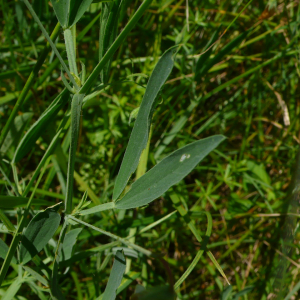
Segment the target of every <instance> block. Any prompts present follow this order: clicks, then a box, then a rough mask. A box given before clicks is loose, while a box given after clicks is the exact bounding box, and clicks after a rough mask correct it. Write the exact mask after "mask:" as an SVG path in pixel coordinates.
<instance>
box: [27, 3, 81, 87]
mask: <svg viewBox="0 0 300 300" xmlns="http://www.w3.org/2000/svg"><path fill="white" fill-rule="evenodd" d="M23 1H24V3H25V5H26V6H27V8H28V10H29V11H30V13H31V15H32V17H33V18H34V20H35V21H36V22H37V24H38V25H39V27H40V29H41V31H42V33H43V35H44V36H45V38H46V39H47V41H48V42H49V44H50V46H51V48H52V50H53V52H54V53H55V55H56V56H57V58H58V59H59V61H60V63H61V65H62V66H63V68H64V69H65V71H66V73H67V74H68V76H69V78H70V80H71V81H72V83H73V85H74V87H75V88H76V89H78V85H77V83H76V81H75V79H74V77H73V76H72V75H71V73H70V71H69V69H68V67H67V65H66V64H65V62H64V60H63V59H62V57H61V56H60V53H59V52H58V50H57V48H56V46H55V45H54V43H53V42H52V40H51V39H50V37H49V35H48V33H47V31H46V29H45V27H44V26H43V24H42V23H41V21H40V19H39V17H38V16H37V14H36V13H35V11H34V10H33V8H32V6H31V5H30V3H29V2H28V0H23Z"/></svg>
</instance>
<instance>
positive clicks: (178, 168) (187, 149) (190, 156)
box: [116, 136, 225, 209]
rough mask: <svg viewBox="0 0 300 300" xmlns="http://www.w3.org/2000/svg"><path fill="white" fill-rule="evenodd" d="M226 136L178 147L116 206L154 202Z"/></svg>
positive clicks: (126, 206) (135, 184)
mask: <svg viewBox="0 0 300 300" xmlns="http://www.w3.org/2000/svg"><path fill="white" fill-rule="evenodd" d="M224 139H225V137H223V136H213V137H209V138H206V139H202V140H200V141H197V142H194V143H191V144H189V145H186V146H184V147H182V148H180V149H178V150H176V151H175V152H173V153H172V154H171V155H169V156H167V157H166V158H164V159H163V160H162V161H161V162H159V163H158V164H157V165H156V166H155V167H153V168H152V169H151V170H150V171H148V172H147V173H146V174H145V175H143V176H142V177H140V178H139V179H138V180H137V181H136V182H135V183H134V184H133V185H132V187H131V189H130V190H129V191H128V192H127V193H126V195H125V196H124V197H123V198H122V199H120V200H118V201H117V202H116V208H118V209H129V208H136V207H140V206H143V205H146V204H148V203H150V202H152V201H153V200H154V199H156V198H158V197H159V196H161V195H162V194H163V193H164V192H166V191H167V190H168V189H169V188H170V187H171V186H173V185H174V184H176V183H177V182H179V181H180V180H182V179H183V178H184V177H185V176H187V175H188V174H189V173H190V172H191V171H192V170H193V169H194V168H195V167H196V166H197V164H198V163H199V162H200V161H202V160H203V158H204V157H205V156H206V155H208V154H209V153H210V152H211V151H212V150H214V149H215V148H216V147H217V146H218V145H219V144H220V143H221V142H222V141H223V140H224Z"/></svg>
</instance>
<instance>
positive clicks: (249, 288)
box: [233, 286, 254, 300]
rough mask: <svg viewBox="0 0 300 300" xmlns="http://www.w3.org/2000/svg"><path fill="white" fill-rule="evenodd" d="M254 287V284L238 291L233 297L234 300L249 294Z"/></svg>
mask: <svg viewBox="0 0 300 300" xmlns="http://www.w3.org/2000/svg"><path fill="white" fill-rule="evenodd" d="M253 289H254V286H247V287H245V288H244V289H243V290H242V291H240V292H238V293H236V294H235V295H234V297H233V300H239V299H240V297H242V296H243V295H246V294H249V293H251V292H252V290H253Z"/></svg>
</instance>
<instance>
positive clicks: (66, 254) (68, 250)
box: [59, 228, 82, 261]
mask: <svg viewBox="0 0 300 300" xmlns="http://www.w3.org/2000/svg"><path fill="white" fill-rule="evenodd" d="M81 231H82V228H76V229H73V230H71V231H69V232H68V233H67V234H66V236H65V238H64V242H63V244H62V248H61V253H60V256H59V259H60V261H63V260H68V259H70V258H71V256H72V250H73V246H74V245H75V243H76V239H77V237H78V235H79V234H80V232H81Z"/></svg>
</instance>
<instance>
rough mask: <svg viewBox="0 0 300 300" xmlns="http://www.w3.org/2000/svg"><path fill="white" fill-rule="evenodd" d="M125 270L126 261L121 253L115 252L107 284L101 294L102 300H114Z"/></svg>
mask: <svg viewBox="0 0 300 300" xmlns="http://www.w3.org/2000/svg"><path fill="white" fill-rule="evenodd" d="M125 269H126V260H125V257H124V255H123V253H122V252H121V251H117V253H116V256H115V261H114V264H113V267H112V270H111V273H110V275H109V278H108V282H107V285H106V288H105V291H104V294H103V297H102V299H105V300H114V299H116V291H117V288H118V287H119V285H120V284H121V281H122V278H123V274H124V272H125Z"/></svg>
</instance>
